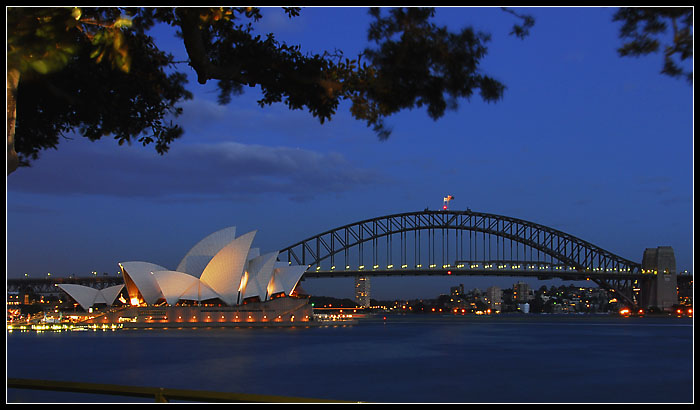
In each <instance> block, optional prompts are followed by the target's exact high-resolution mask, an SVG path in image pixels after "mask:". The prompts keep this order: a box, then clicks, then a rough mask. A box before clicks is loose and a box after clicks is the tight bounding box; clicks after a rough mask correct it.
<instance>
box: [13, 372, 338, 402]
mask: <svg viewBox="0 0 700 410" xmlns="http://www.w3.org/2000/svg"><path fill="white" fill-rule="evenodd" d="M7 388H8V389H31V390H49V391H60V392H71V393H85V394H103V395H111V396H124V397H145V398H149V397H150V398H153V400H154V401H155V402H157V403H167V402H170V401H171V400H177V401H185V402H204V403H349V402H346V401H345V402H344V401H339V400H323V399H309V398H303V397H287V396H270V395H263V394H245V393H225V392H213V391H205V390H184V389H167V388H162V387H140V386H124V385H117V384H101V383H84V382H64V381H56V380H36V379H20V378H8V379H7Z"/></svg>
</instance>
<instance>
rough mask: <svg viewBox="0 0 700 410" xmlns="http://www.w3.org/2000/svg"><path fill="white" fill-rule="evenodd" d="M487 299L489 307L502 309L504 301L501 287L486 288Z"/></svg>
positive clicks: (497, 309)
mask: <svg viewBox="0 0 700 410" xmlns="http://www.w3.org/2000/svg"><path fill="white" fill-rule="evenodd" d="M486 299H487V302H488V306H489V309H491V310H496V311H500V310H501V303H502V302H503V291H502V290H501V288H499V287H496V286H491V287H490V288H488V289H486Z"/></svg>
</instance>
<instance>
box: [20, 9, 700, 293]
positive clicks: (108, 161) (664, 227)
mask: <svg viewBox="0 0 700 410" xmlns="http://www.w3.org/2000/svg"><path fill="white" fill-rule="evenodd" d="M263 11H264V12H265V18H263V20H262V21H261V25H260V31H261V32H265V31H274V32H275V33H276V34H277V38H278V40H280V41H286V42H288V43H289V44H300V45H301V46H302V50H309V51H315V52H320V51H323V50H330V51H332V50H333V49H335V48H337V49H341V50H343V51H344V52H345V54H346V55H347V56H349V57H353V56H354V55H356V54H357V53H358V52H360V51H361V50H362V49H363V48H364V47H366V46H367V45H368V43H367V40H366V29H367V27H368V24H369V21H370V17H369V15H368V14H367V12H366V9H364V8H308V9H303V10H302V11H301V15H300V16H299V17H298V18H295V19H292V20H288V19H287V18H286V17H285V16H283V15H282V13H281V12H277V11H275V10H272V9H269V10H268V9H264V10H263ZM518 11H519V12H522V13H526V14H531V15H533V16H534V17H535V26H534V27H533V28H532V29H531V34H530V35H529V36H528V37H526V38H525V39H522V40H521V39H518V38H515V37H514V36H509V35H508V33H509V31H510V27H511V26H512V24H513V23H514V21H513V20H512V19H511V18H510V17H509V15H508V14H506V13H503V12H502V11H501V10H500V9H499V8H486V9H484V8H447V9H443V8H439V9H438V10H437V13H436V20H437V22H438V23H439V24H443V23H444V24H448V25H449V27H450V28H452V29H458V28H461V27H463V26H466V25H474V26H475V28H477V29H480V30H484V31H487V32H489V33H491V34H492V40H491V42H490V43H488V48H489V52H488V55H487V56H486V58H485V59H484V62H483V70H484V71H485V72H487V73H489V74H491V75H494V76H495V77H496V78H497V79H498V80H499V81H502V82H504V83H505V84H506V86H507V89H506V91H505V94H504V98H503V99H502V100H501V101H499V102H496V103H492V104H486V103H484V102H482V101H481V100H480V99H477V98H474V99H472V100H470V101H460V107H459V109H458V110H456V111H449V112H448V113H447V114H446V115H445V116H444V117H443V118H441V119H438V120H437V121H434V120H432V119H430V118H429V117H428V115H427V114H426V113H425V110H421V109H415V110H412V111H405V112H401V113H399V114H397V115H394V116H392V117H390V118H389V119H388V121H387V122H388V124H389V125H390V127H391V128H392V135H391V136H390V138H389V139H388V140H387V141H379V139H378V138H377V136H376V134H375V133H374V132H373V131H372V130H371V129H370V128H367V127H366V126H365V124H363V123H361V122H358V121H355V120H353V119H351V118H350V115H349V114H348V113H347V108H348V107H347V106H341V107H340V108H339V109H338V112H337V115H336V117H334V118H333V120H331V121H330V122H328V123H326V124H319V123H318V121H317V120H316V119H314V118H312V117H311V115H310V114H308V113H306V112H301V111H289V110H288V109H287V108H285V107H284V106H283V105H279V104H278V105H273V106H270V107H266V108H259V107H258V106H257V104H256V102H255V101H256V100H257V99H258V98H259V93H258V91H257V90H254V89H246V90H245V93H244V94H243V95H242V96H239V97H234V98H233V100H232V102H231V103H230V104H228V105H225V106H220V105H218V104H217V103H216V92H215V88H214V85H213V84H207V85H205V86H199V85H197V83H196V79H195V78H194V76H193V74H192V72H191V71H188V75H189V77H190V82H189V85H188V88H189V89H190V90H192V91H193V93H194V99H193V100H190V101H186V102H184V103H183V104H182V106H183V108H184V114H183V116H181V117H180V118H178V119H177V120H176V121H177V122H178V123H179V124H181V125H182V126H183V128H184V130H185V134H184V135H183V137H182V138H180V139H179V140H176V141H175V142H174V143H173V144H172V146H171V149H170V152H169V153H167V154H166V155H164V156H159V155H158V154H156V153H155V150H154V149H153V147H151V146H147V147H141V146H139V144H138V143H136V144H133V146H118V145H117V143H116V141H113V140H110V139H109V137H107V138H105V139H103V140H101V141H98V142H89V141H85V139H84V138H82V137H75V138H71V139H65V140H63V141H61V143H60V144H59V147H58V150H56V151H53V150H49V151H45V152H42V153H41V156H40V158H39V159H38V160H37V161H36V162H35V163H33V165H32V167H30V168H21V169H19V170H18V171H16V172H15V173H14V174H12V175H10V176H8V178H7V216H6V218H7V232H6V235H7V249H6V252H7V275H8V278H18V277H21V276H22V275H23V274H24V273H29V274H30V275H32V276H34V275H45V274H46V273H48V272H51V273H52V275H56V276H68V275H69V274H74V275H78V276H81V275H83V274H89V273H90V272H92V271H97V272H99V273H100V274H101V273H102V272H108V273H109V274H114V273H116V272H117V271H118V269H119V268H118V265H117V262H118V261H120V260H148V261H152V262H154V263H158V264H159V265H162V266H165V267H168V268H169V269H174V268H175V265H176V264H177V261H178V260H179V259H178V258H179V256H181V255H182V254H183V253H184V252H185V251H186V250H187V249H189V248H190V247H191V246H192V245H194V243H195V242H196V241H197V239H198V238H200V237H202V236H203V235H205V234H206V233H208V232H213V231H216V230H218V229H221V228H223V227H226V226H231V225H236V226H238V227H239V231H240V232H242V233H243V232H248V231H251V230H253V229H259V232H260V233H259V235H258V236H257V237H256V242H255V243H254V244H253V245H254V246H255V247H259V248H263V249H270V250H272V249H281V248H284V247H286V246H289V245H291V244H293V243H296V242H298V241H300V240H302V239H305V238H308V237H311V236H314V235H316V234H318V233H321V232H324V231H327V230H330V229H333V228H336V227H338V226H342V225H345V224H350V223H353V222H356V221H360V220H363V219H368V218H372V217H376V216H381V215H388V214H393V213H400V212H409V211H419V210H422V209H424V208H426V207H428V208H430V209H439V208H440V207H441V206H442V199H443V197H444V196H445V195H448V194H449V195H453V196H454V198H455V199H454V200H453V201H452V202H451V204H450V206H451V208H452V209H467V208H470V209H472V210H474V211H479V212H486V213H493V214H499V215H506V216H511V217H515V218H520V219H524V220H527V221H532V222H535V223H539V224H542V225H546V226H550V227H553V228H555V229H559V230H561V231H564V232H566V233H569V234H571V235H573V236H576V237H578V238H581V239H583V240H586V241H588V242H591V243H593V244H595V245H597V246H600V247H601V248H603V249H606V250H608V251H610V252H612V253H615V254H617V255H619V256H622V257H624V258H627V259H630V260H633V261H641V259H642V254H643V252H644V249H645V248H651V247H657V246H672V247H673V248H674V250H675V255H676V261H677V270H678V271H682V270H690V271H692V264H693V258H694V256H693V246H692V245H693V229H692V221H693V212H692V206H693V172H692V170H693V158H694V151H693V148H694V145H693V113H692V105H693V104H692V93H693V87H692V85H688V83H686V82H685V81H684V80H679V79H673V78H669V77H667V76H664V75H662V74H660V70H661V66H662V57H661V55H659V54H652V55H650V56H647V57H641V58H622V57H620V56H618V55H617V51H616V49H617V48H618V47H619V46H620V45H621V42H622V41H621V40H620V39H619V38H618V30H619V26H620V24H619V23H614V22H613V21H612V15H613V13H614V10H613V9H608V8H528V9H518ZM167 34H168V33H164V32H163V33H159V34H158V36H157V39H158V40H159V41H160V40H164V39H165V38H166V35H167ZM168 41H170V42H171V43H170V46H168V49H171V50H172V52H173V54H174V55H175V57H176V60H177V59H183V58H184V57H183V56H184V51H183V50H182V46H181V44H179V43H178V42H177V40H176V39H171V40H168ZM164 48H165V47H164ZM517 280H518V279H517V278H488V277H469V278H465V277H455V278H434V277H426V278H404V279H396V278H373V279H372V293H373V294H372V298H373V299H389V298H393V297H396V298H406V299H408V298H412V297H414V296H416V297H418V296H420V295H421V294H422V295H424V296H425V297H430V295H432V294H435V293H436V292H435V290H436V289H449V288H450V287H451V286H454V285H455V284H457V283H464V284H465V288H480V287H482V286H484V285H483V284H484V283H486V284H491V283H493V284H494V285H495V286H498V284H499V283H501V284H507V283H509V282H510V283H514V282H515V281H517ZM533 282H534V283H537V282H535V281H533ZM302 286H303V287H304V288H305V289H306V290H307V291H309V292H310V293H312V294H319V295H327V296H341V297H345V296H348V297H352V295H353V290H354V289H353V282H352V279H347V280H346V279H313V280H306V281H304V282H302ZM486 286H489V285H486ZM500 286H501V287H504V285H500ZM531 287H539V285H536V284H535V285H532V284H531Z"/></svg>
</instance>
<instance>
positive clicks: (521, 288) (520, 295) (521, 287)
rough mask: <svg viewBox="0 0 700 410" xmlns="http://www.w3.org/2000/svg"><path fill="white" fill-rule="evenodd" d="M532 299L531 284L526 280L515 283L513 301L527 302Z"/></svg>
mask: <svg viewBox="0 0 700 410" xmlns="http://www.w3.org/2000/svg"><path fill="white" fill-rule="evenodd" d="M528 300H530V285H529V284H527V283H525V282H518V283H516V284H514V285H513V302H515V303H525V302H527V301H528Z"/></svg>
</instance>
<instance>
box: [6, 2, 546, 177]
mask: <svg viewBox="0 0 700 410" xmlns="http://www.w3.org/2000/svg"><path fill="white" fill-rule="evenodd" d="M283 9H284V11H285V12H286V14H287V15H288V17H289V18H294V17H296V16H298V15H299V13H300V9H299V8H297V7H285V8H283ZM505 10H506V11H509V12H510V13H511V14H512V15H514V16H515V17H516V18H518V19H522V20H523V24H522V25H518V24H515V25H514V29H513V34H514V35H516V36H518V37H521V38H522V37H523V36H525V35H526V34H527V30H529V28H530V27H532V24H533V22H534V20H532V18H531V17H529V16H521V15H519V14H517V13H515V12H512V11H510V10H508V9H505ZM371 15H372V16H373V18H374V22H373V23H372V24H371V26H370V29H369V32H370V36H369V37H370V40H371V41H372V42H373V43H374V44H375V47H372V48H368V49H367V50H366V51H365V52H364V53H363V54H362V55H360V56H358V57H357V58H354V59H349V58H346V57H345V56H344V55H343V53H342V52H341V51H335V52H332V53H329V52H324V53H322V54H305V53H303V52H302V51H301V47H300V46H299V45H287V44H285V43H280V42H278V41H277V40H276V39H275V36H274V34H272V33H270V34H268V35H267V36H264V37H262V36H260V35H258V34H255V31H254V29H253V27H254V24H255V23H256V22H258V21H259V20H260V19H261V18H262V17H263V16H262V13H261V11H260V10H259V9H258V8H254V7H216V8H192V7H184V8H173V7H157V8H130V7H126V8H116V7H103V8H100V7H79V8H78V7H66V8H50V7H47V8H23V7H10V8H8V10H7V16H8V19H7V28H8V30H7V31H8V72H10V73H11V75H8V95H9V96H10V97H8V100H9V101H10V104H8V124H15V117H14V113H15V111H14V107H15V105H14V103H15V101H16V127H15V126H8V160H9V157H10V150H11V146H12V145H14V148H16V150H17V153H18V154H19V158H20V162H21V165H28V164H29V162H30V160H31V159H36V158H37V156H38V154H39V152H40V151H41V150H44V149H47V148H56V147H57V144H58V143H59V139H60V137H61V136H65V135H66V134H67V133H68V132H77V133H79V134H81V135H83V136H85V137H87V138H89V139H91V140H96V139H99V138H101V137H102V136H105V135H112V136H113V137H114V138H116V139H118V140H119V142H120V144H121V143H123V142H131V141H134V140H136V141H139V142H141V143H142V144H144V145H146V144H150V143H154V144H155V147H156V150H157V151H158V152H159V153H164V152H167V150H168V147H169V145H170V143H171V142H172V141H173V140H174V139H176V138H178V137H179V136H180V135H181V134H182V129H181V128H180V127H178V126H177V125H175V124H171V123H168V122H167V121H166V119H167V118H171V117H176V116H177V115H179V113H180V112H181V109H180V108H177V106H176V105H177V103H179V102H182V101H183V100H185V99H188V98H191V94H190V92H189V91H188V90H187V89H186V88H185V84H186V76H185V74H184V73H183V72H178V67H176V65H175V63H174V61H173V57H172V56H171V55H170V54H168V53H166V52H165V51H163V50H160V49H159V48H158V46H157V44H156V43H155V42H154V39H153V38H152V37H151V36H150V35H149V34H148V30H149V29H150V28H151V27H153V25H155V24H157V23H165V24H169V25H171V26H173V27H175V28H177V29H178V31H179V33H180V36H181V38H182V41H183V43H184V45H185V48H186V50H187V54H188V58H189V60H188V64H189V66H190V67H191V68H192V69H193V70H194V71H195V73H196V75H197V81H198V82H199V83H201V84H204V83H207V82H208V81H216V82H217V86H218V90H219V95H218V101H219V103H221V104H226V103H228V102H230V100H231V98H232V97H233V96H235V95H239V94H240V93H242V92H243V90H244V88H245V87H259V88H260V90H261V92H262V95H263V97H262V98H261V99H260V101H258V104H259V105H261V106H266V105H269V104H273V103H280V102H281V103H284V104H285V105H286V106H287V107H289V108H290V109H305V110H308V112H309V113H311V115H313V116H314V117H315V118H317V119H318V120H319V121H320V122H321V123H324V122H325V121H327V120H330V119H331V118H332V117H333V115H335V113H336V110H337V108H338V106H339V104H340V102H341V101H344V100H347V101H350V102H351V108H350V112H351V114H352V116H353V117H354V118H356V119H358V120H361V121H364V122H366V123H367V125H368V126H370V127H372V128H373V129H374V130H375V131H376V132H377V135H378V136H379V137H380V138H381V139H384V138H387V137H388V136H389V134H390V131H389V129H388V128H387V127H386V126H385V124H384V119H385V118H386V117H387V116H389V115H392V114H394V113H396V112H398V111H401V110H403V109H406V108H414V107H426V109H427V111H428V114H429V115H430V116H431V118H434V119H437V118H439V117H441V116H442V115H443V114H444V112H445V110H446V109H456V108H457V105H458V99H460V98H469V97H471V96H472V95H473V94H474V93H475V92H476V93H478V94H479V95H480V96H481V98H483V99H484V100H485V101H497V100H498V99H500V98H501V97H502V95H503V91H504V89H505V86H504V85H503V84H501V83H500V82H498V81H496V80H495V79H493V78H491V77H489V76H487V75H485V74H483V73H481V72H480V68H479V64H480V62H481V60H482V59H483V57H484V56H485V55H486V52H487V49H486V46H485V44H486V43H487V42H488V40H489V36H488V35H486V34H484V33H476V32H474V31H473V30H472V29H471V28H466V29H463V30H461V31H460V32H457V33H452V32H450V31H448V29H447V28H446V27H440V26H437V25H435V24H434V23H432V22H431V18H432V17H433V16H434V10H433V9H432V8H407V9H389V11H388V14H387V15H386V16H384V15H383V12H382V10H380V9H372V11H371ZM11 78H13V79H15V83H13V84H11V82H10V79H11ZM11 171H12V170H11V169H10V167H9V166H8V173H9V172H11Z"/></svg>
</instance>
